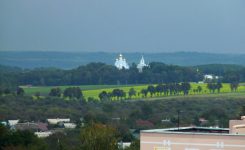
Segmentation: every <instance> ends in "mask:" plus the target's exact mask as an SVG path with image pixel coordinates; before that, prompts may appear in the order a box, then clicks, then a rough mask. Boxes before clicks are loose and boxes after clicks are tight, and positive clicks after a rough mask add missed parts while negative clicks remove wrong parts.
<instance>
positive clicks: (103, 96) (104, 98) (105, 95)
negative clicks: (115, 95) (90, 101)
mask: <svg viewBox="0 0 245 150" xmlns="http://www.w3.org/2000/svg"><path fill="white" fill-rule="evenodd" d="M99 98H100V101H102V102H103V101H108V100H110V96H109V94H108V93H107V92H106V91H102V92H101V93H100V94H99Z"/></svg>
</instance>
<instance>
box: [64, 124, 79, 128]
mask: <svg viewBox="0 0 245 150" xmlns="http://www.w3.org/2000/svg"><path fill="white" fill-rule="evenodd" d="M76 126H77V125H76V124H75V123H64V127H65V128H67V129H74V128H76Z"/></svg>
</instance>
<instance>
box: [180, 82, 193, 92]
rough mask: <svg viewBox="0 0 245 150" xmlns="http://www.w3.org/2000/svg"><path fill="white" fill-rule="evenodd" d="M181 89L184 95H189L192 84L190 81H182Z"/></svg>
mask: <svg viewBox="0 0 245 150" xmlns="http://www.w3.org/2000/svg"><path fill="white" fill-rule="evenodd" d="M181 89H182V91H183V93H184V95H188V94H189V91H190V89H191V84H190V83H188V82H184V83H181Z"/></svg>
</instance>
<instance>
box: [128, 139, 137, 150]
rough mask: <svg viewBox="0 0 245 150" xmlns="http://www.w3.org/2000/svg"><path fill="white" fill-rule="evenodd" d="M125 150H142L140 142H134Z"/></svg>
mask: <svg viewBox="0 0 245 150" xmlns="http://www.w3.org/2000/svg"><path fill="white" fill-rule="evenodd" d="M125 150H140V140H134V141H133V142H132V143H131V145H130V147H127V148H126V149H125Z"/></svg>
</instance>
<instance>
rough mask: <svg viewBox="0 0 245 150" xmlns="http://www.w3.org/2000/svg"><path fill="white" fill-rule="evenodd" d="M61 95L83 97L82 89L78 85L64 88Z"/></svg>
mask: <svg viewBox="0 0 245 150" xmlns="http://www.w3.org/2000/svg"><path fill="white" fill-rule="evenodd" d="M63 95H64V96H65V97H69V98H77V99H79V98H83V93H82V90H81V89H80V88H79V87H69V88H66V89H65V91H64V93H63Z"/></svg>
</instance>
